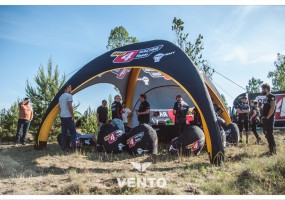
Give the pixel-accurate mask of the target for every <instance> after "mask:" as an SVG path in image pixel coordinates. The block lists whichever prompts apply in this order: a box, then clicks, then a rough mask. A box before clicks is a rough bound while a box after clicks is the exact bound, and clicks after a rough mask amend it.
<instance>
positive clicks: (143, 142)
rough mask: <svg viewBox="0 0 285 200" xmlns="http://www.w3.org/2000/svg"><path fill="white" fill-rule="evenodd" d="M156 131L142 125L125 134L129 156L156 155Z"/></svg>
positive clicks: (146, 125)
mask: <svg viewBox="0 0 285 200" xmlns="http://www.w3.org/2000/svg"><path fill="white" fill-rule="evenodd" d="M157 146H158V138H157V134H156V131H155V130H154V129H153V128H152V127H151V126H150V125H148V124H142V125H139V126H137V127H135V128H133V129H132V131H131V132H130V133H128V134H127V151H128V152H129V153H130V154H135V155H136V154H139V155H140V154H144V153H147V154H157Z"/></svg>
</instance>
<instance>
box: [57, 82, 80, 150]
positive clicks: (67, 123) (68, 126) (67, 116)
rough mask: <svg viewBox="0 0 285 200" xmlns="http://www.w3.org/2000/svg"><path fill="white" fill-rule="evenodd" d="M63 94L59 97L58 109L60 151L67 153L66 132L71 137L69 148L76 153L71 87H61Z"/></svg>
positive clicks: (67, 85)
mask: <svg viewBox="0 0 285 200" xmlns="http://www.w3.org/2000/svg"><path fill="white" fill-rule="evenodd" d="M63 88H64V93H63V94H62V95H61V96H60V97H59V100H58V101H59V107H60V120H61V150H62V151H64V152H65V151H67V146H69V145H67V144H66V135H67V130H68V131H69V133H70V135H71V148H72V150H73V151H76V129H75V124H74V114H73V107H72V102H73V97H72V95H71V85H70V84H65V85H64V86H63Z"/></svg>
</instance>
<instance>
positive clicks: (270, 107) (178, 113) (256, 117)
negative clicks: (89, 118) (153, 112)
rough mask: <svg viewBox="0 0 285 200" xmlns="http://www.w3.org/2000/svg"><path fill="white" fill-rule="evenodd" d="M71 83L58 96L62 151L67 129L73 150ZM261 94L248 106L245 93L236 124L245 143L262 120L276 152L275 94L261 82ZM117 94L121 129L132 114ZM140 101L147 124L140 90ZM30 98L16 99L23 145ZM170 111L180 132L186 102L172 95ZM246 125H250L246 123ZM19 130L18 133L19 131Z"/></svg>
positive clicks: (104, 116)
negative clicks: (261, 101)
mask: <svg viewBox="0 0 285 200" xmlns="http://www.w3.org/2000/svg"><path fill="white" fill-rule="evenodd" d="M71 89H72V88H71V85H70V84H66V85H64V93H63V94H62V95H61V96H60V98H59V106H60V119H61V129H62V134H61V141H62V142H61V149H62V151H66V150H67V149H66V146H67V145H66V142H65V141H66V135H67V131H69V132H70V135H71V146H72V150H73V151H75V150H76V129H75V123H74V112H73V107H72V102H73V97H72V95H71ZM262 94H263V95H265V96H266V99H265V102H264V105H263V107H260V105H258V102H257V101H255V100H253V101H251V102H250V106H249V105H248V104H247V102H248V100H247V97H246V96H245V97H243V99H242V103H241V104H240V105H239V106H238V109H237V113H238V127H239V131H240V142H242V135H243V134H242V132H243V130H244V129H245V136H246V143H248V136H249V131H250V127H251V130H252V132H253V133H254V135H255V137H256V140H257V142H260V141H261V138H260V136H259V135H258V133H257V131H256V126H257V124H258V123H259V122H260V121H262V123H263V126H264V134H265V137H266V139H267V141H268V145H269V153H270V154H276V143H275V139H274V135H273V125H274V113H275V107H276V99H275V96H274V95H273V94H272V93H270V86H269V85H268V84H263V85H262ZM121 100H122V99H121V96H120V95H116V96H115V97H114V102H113V103H112V105H111V110H112V121H111V122H112V124H114V125H116V126H118V128H119V129H121V130H122V131H123V132H125V131H126V130H129V126H128V124H129V118H130V117H131V116H132V115H133V113H132V111H131V110H130V109H129V108H127V107H126V103H125V102H123V103H121ZM139 100H140V102H141V104H140V106H139V109H138V110H136V111H135V112H136V114H137V116H138V121H139V124H144V123H146V124H148V123H149V122H150V104H149V103H148V101H147V96H146V95H145V94H141V95H140V97H139ZM29 103H30V99H29V98H25V99H24V101H23V102H20V103H19V119H18V127H17V133H16V145H18V144H19V143H21V144H22V145H25V140H26V135H27V132H28V129H29V126H30V123H31V120H32V119H33V109H32V107H31V106H30V104H29ZM173 114H174V115H175V125H177V126H178V127H179V132H183V129H184V127H185V125H186V115H187V114H189V105H188V104H187V103H186V102H185V101H183V99H182V97H181V95H177V96H176V102H175V104H174V107H173ZM193 114H194V124H195V125H198V126H201V120H200V115H199V112H198V110H197V109H196V110H195V109H193ZM97 117H98V127H99V128H100V127H101V126H102V125H103V124H106V123H108V109H107V101H106V100H103V101H102V105H101V106H99V107H98V109H97ZM249 125H250V126H249ZM22 132H23V134H22V136H21V133H22Z"/></svg>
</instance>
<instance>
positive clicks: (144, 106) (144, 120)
mask: <svg viewBox="0 0 285 200" xmlns="http://www.w3.org/2000/svg"><path fill="white" fill-rule="evenodd" d="M146 99H147V97H146V95H145V94H141V95H140V102H141V104H140V107H139V110H137V111H136V113H137V115H138V121H139V123H140V124H148V123H149V118H150V105H149V103H148V102H147V100H146Z"/></svg>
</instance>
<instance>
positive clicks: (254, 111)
mask: <svg viewBox="0 0 285 200" xmlns="http://www.w3.org/2000/svg"><path fill="white" fill-rule="evenodd" d="M249 121H250V125H251V130H252V132H253V134H254V136H255V138H256V142H257V143H259V142H260V141H261V138H260V137H259V135H258V133H257V131H256V126H257V124H258V123H259V110H258V108H257V101H256V100H251V101H250V119H249Z"/></svg>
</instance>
